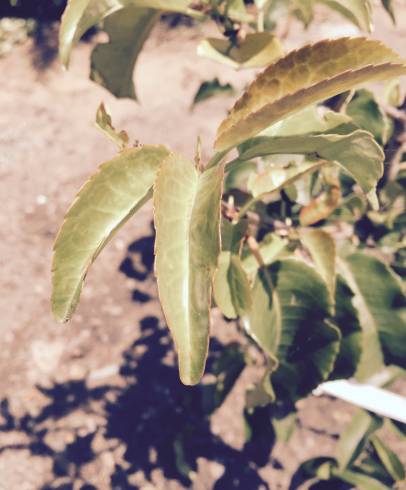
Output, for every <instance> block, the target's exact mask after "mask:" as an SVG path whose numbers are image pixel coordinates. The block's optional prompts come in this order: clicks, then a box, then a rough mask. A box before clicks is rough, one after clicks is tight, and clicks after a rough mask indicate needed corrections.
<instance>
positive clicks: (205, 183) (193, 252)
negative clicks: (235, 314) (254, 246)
mask: <svg viewBox="0 0 406 490" xmlns="http://www.w3.org/2000/svg"><path fill="white" fill-rule="evenodd" d="M223 174H224V170H223V167H222V166H221V165H220V166H217V167H213V168H211V169H210V170H207V171H205V172H204V173H202V174H200V173H199V172H198V171H197V170H196V169H195V168H194V166H193V164H192V163H191V162H189V161H188V160H187V159H185V158H183V157H181V156H178V155H172V156H171V157H169V158H168V159H167V160H165V162H164V163H163V165H162V166H161V168H160V170H159V172H158V176H157V180H156V183H155V188H154V207H155V227H156V242H155V254H156V261H155V271H156V276H157V280H158V290H159V297H160V300H161V305H162V309H163V311H164V313H165V317H166V320H167V322H168V326H169V328H170V330H171V333H172V336H173V338H174V341H175V345H176V349H177V352H178V356H179V370H180V377H181V380H182V382H183V383H185V384H196V383H198V381H199V380H200V378H201V376H202V374H203V370H204V365H205V361H206V356H207V348H208V339H209V328H210V315H209V313H210V301H211V291H212V285H211V284H212V281H213V276H214V273H215V269H216V265H217V257H218V255H219V253H220V199H221V192H222V181H223Z"/></svg>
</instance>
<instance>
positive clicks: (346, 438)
mask: <svg viewBox="0 0 406 490" xmlns="http://www.w3.org/2000/svg"><path fill="white" fill-rule="evenodd" d="M382 424H383V422H382V419H381V418H379V417H376V416H374V415H371V414H369V413H368V412H366V411H365V410H358V411H357V412H356V414H355V415H354V416H353V418H352V419H351V422H350V424H349V425H348V426H347V428H346V429H345V431H344V432H343V433H342V434H341V436H340V439H339V441H338V445H337V456H336V459H337V463H338V467H339V470H340V471H343V470H345V469H347V468H348V467H350V466H351V465H352V463H353V462H354V461H355V460H356V459H357V457H358V456H359V454H360V453H361V451H362V450H363V449H364V447H365V444H366V443H367V441H368V438H369V436H370V435H371V434H373V433H374V432H375V431H376V430H378V429H379V428H380V427H381V426H382Z"/></svg>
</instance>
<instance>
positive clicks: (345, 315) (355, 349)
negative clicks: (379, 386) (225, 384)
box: [330, 275, 362, 379]
mask: <svg viewBox="0 0 406 490" xmlns="http://www.w3.org/2000/svg"><path fill="white" fill-rule="evenodd" d="M353 297H354V293H353V292H352V291H351V289H350V288H349V287H348V285H347V284H346V282H345V281H344V279H343V278H342V276H340V275H339V276H338V277H337V287H336V292H335V315H334V318H333V320H332V322H333V323H334V325H336V327H338V329H339V330H340V332H341V343H340V351H339V353H338V356H337V359H336V363H335V365H334V370H333V372H332V373H331V374H330V379H347V378H350V377H351V376H353V375H354V373H355V372H356V370H357V367H358V363H359V361H360V358H361V352H362V328H361V325H360V321H359V317H358V312H357V310H356V309H355V308H354V306H353V304H352V300H353Z"/></svg>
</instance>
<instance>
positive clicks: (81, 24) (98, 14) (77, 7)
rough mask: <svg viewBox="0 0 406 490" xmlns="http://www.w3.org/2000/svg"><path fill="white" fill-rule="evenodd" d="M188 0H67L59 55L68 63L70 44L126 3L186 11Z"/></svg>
mask: <svg viewBox="0 0 406 490" xmlns="http://www.w3.org/2000/svg"><path fill="white" fill-rule="evenodd" d="M189 4H190V0H68V5H67V7H66V9H65V12H64V14H63V16H62V23H61V29H60V32H59V55H60V58H61V61H62V63H63V64H64V65H65V66H67V65H68V64H69V58H70V52H71V50H72V46H73V44H74V43H75V42H77V41H78V40H79V39H80V38H81V37H82V36H83V34H84V33H85V32H86V31H87V30H88V29H90V28H91V27H93V26H95V25H96V24H98V23H99V22H100V21H101V20H103V19H104V18H105V17H107V16H109V15H110V14H112V13H113V12H116V11H118V10H120V9H122V8H123V7H126V6H128V5H134V6H135V7H139V8H153V9H157V10H169V11H175V12H183V13H186V12H188V11H189V9H188V6H189Z"/></svg>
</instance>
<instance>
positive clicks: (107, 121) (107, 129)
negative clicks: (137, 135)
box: [96, 103, 129, 150]
mask: <svg viewBox="0 0 406 490" xmlns="http://www.w3.org/2000/svg"><path fill="white" fill-rule="evenodd" d="M96 127H97V128H98V129H100V131H101V132H102V133H104V134H105V135H107V137H108V138H110V139H111V141H113V142H114V143H115V144H116V145H117V146H118V148H119V149H120V150H124V149H125V148H126V147H127V146H128V142H129V138H128V134H127V133H126V131H117V130H116V128H115V127H114V126H113V121H112V119H111V115H110V114H109V113H108V112H107V110H106V108H105V106H104V104H103V103H101V104H100V106H99V108H98V109H97V113H96Z"/></svg>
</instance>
